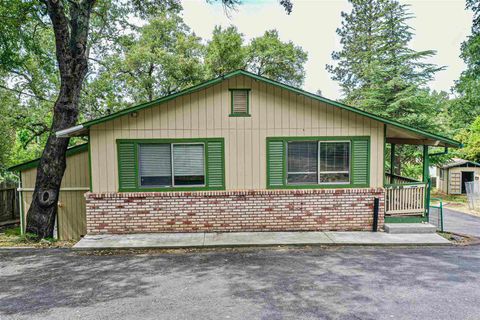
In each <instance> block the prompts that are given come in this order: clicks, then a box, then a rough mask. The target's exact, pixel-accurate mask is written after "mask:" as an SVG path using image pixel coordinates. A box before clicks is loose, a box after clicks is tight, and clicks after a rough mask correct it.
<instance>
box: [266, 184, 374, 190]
mask: <svg viewBox="0 0 480 320" xmlns="http://www.w3.org/2000/svg"><path fill="white" fill-rule="evenodd" d="M369 187H370V186H369V185H368V184H362V185H360V184H358V185H353V184H303V185H302V184H296V185H292V184H289V185H283V186H267V189H347V188H351V189H355V188H369Z"/></svg>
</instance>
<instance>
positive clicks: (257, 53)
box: [247, 30, 308, 87]
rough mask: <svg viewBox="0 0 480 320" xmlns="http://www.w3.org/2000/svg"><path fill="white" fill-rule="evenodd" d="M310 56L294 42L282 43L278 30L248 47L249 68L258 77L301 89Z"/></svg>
mask: <svg viewBox="0 0 480 320" xmlns="http://www.w3.org/2000/svg"><path fill="white" fill-rule="evenodd" d="M307 58H308V55H307V53H306V52H305V51H303V49H302V48H301V47H299V46H296V45H295V44H294V43H293V42H291V41H290V42H282V41H281V40H280V38H279V36H278V31H277V30H269V31H266V32H265V34H264V35H263V36H261V37H258V38H255V39H253V40H252V42H251V43H250V45H249V46H248V58H247V61H248V63H247V65H248V66H247V68H248V70H250V71H251V72H253V73H256V74H258V75H261V76H264V77H267V78H270V79H274V80H277V81H279V82H283V83H286V84H289V85H292V86H297V87H300V86H302V84H303V81H304V79H305V70H304V65H305V63H306V62H307Z"/></svg>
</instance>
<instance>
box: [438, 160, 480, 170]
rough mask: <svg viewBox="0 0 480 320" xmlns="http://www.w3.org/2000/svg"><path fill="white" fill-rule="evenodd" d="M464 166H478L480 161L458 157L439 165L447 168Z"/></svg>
mask: <svg viewBox="0 0 480 320" xmlns="http://www.w3.org/2000/svg"><path fill="white" fill-rule="evenodd" d="M464 166H466V167H480V163H478V162H474V161H470V160H465V159H460V158H452V159H450V161H448V162H447V163H446V164H444V165H443V166H441V168H443V169H449V168H455V167H464Z"/></svg>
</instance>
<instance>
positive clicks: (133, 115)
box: [130, 111, 138, 118]
mask: <svg viewBox="0 0 480 320" xmlns="http://www.w3.org/2000/svg"><path fill="white" fill-rule="evenodd" d="M130 116H131V117H132V118H136V117H137V116H138V113H137V112H136V111H134V112H132V113H130Z"/></svg>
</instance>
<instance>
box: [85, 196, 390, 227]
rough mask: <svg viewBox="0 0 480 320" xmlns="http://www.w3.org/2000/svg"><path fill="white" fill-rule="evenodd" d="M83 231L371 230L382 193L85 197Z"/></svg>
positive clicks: (382, 203)
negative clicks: (85, 217) (376, 203)
mask: <svg viewBox="0 0 480 320" xmlns="http://www.w3.org/2000/svg"><path fill="white" fill-rule="evenodd" d="M85 197H86V202H87V232H88V233H89V234H102V233H145V232H203V231H206V232H229V231H232V232H233V231H326V230H330V231H354V230H363V231H370V230H371V229H372V223H373V199H374V198H375V197H377V198H379V199H380V210H379V228H381V227H383V221H384V215H383V212H384V190H383V189H381V188H378V189H373V188H372V189H370V188H368V189H316V190H248V191H199V192H139V193H87V194H86V195H85Z"/></svg>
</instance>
